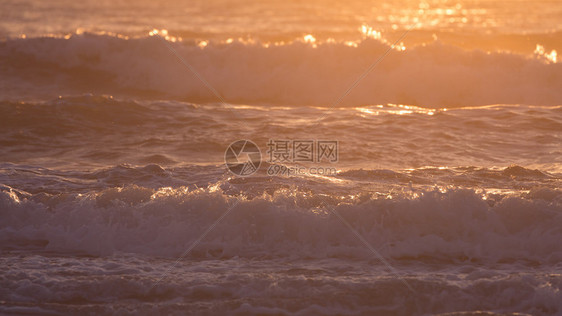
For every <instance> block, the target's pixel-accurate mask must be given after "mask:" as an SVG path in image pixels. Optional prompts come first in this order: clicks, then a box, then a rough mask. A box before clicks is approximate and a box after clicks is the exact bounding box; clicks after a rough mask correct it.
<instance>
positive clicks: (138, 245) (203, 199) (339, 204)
mask: <svg viewBox="0 0 562 316" xmlns="http://www.w3.org/2000/svg"><path fill="white" fill-rule="evenodd" d="M155 168H156V167H150V169H151V170H152V169H155ZM139 171H143V170H139ZM144 171H146V172H151V173H154V172H156V173H162V172H164V170H160V169H158V170H152V171H150V170H148V171H147V170H144ZM255 181H258V182H260V183H263V180H259V179H256V180H255ZM235 183H236V182H233V183H230V184H229V183H228V181H227V182H222V183H221V182H219V183H215V184H210V185H209V186H207V187H197V186H195V187H194V186H191V187H189V186H177V187H160V188H149V187H143V186H137V185H125V186H118V187H110V188H104V189H99V190H94V191H89V192H85V193H70V192H69V193H59V194H49V193H35V194H31V193H28V192H25V191H22V190H18V189H15V188H12V187H10V186H7V185H3V186H2V187H1V188H0V223H1V224H0V244H1V246H2V249H29V248H31V249H37V250H43V251H54V252H62V253H75V254H85V255H94V256H108V255H112V254H116V253H140V254H148V255H157V256H164V257H175V256H178V255H180V254H181V253H183V252H184V251H185V250H186V249H188V248H189V247H190V246H191V245H192V244H193V243H194V242H195V241H196V240H197V239H198V238H199V237H200V236H201V234H202V233H203V231H204V230H205V229H206V228H207V227H209V226H210V225H211V224H212V223H213V222H214V221H216V220H217V219H218V218H219V217H220V216H221V215H223V214H224V213H225V212H226V211H227V210H229V209H231V211H230V212H229V214H228V215H227V216H226V217H225V218H224V220H223V221H222V222H220V223H219V224H218V225H217V226H216V228H215V229H214V230H213V231H212V232H211V233H209V234H208V235H207V236H206V237H205V238H204V239H203V240H201V242H200V243H198V244H197V246H196V247H195V248H194V249H193V251H192V252H191V254H190V255H191V256H194V257H200V258H232V257H236V256H238V257H245V258H254V257H260V258H263V257H271V258H275V257H284V258H291V257H295V258H359V259H368V258H370V257H371V258H372V256H373V254H372V253H371V252H370V251H369V250H368V249H367V248H365V247H364V246H363V245H362V244H361V243H360V242H359V241H358V240H357V238H356V237H355V236H354V234H353V233H352V232H351V231H350V230H349V229H348V228H347V227H346V225H345V224H344V223H343V222H342V221H341V220H340V219H338V217H336V216H334V213H333V211H335V212H337V213H338V214H340V216H341V217H342V218H344V219H345V221H347V222H348V223H349V224H350V225H351V226H352V227H354V228H355V229H356V230H357V231H358V232H359V233H360V234H361V235H362V236H363V237H364V238H365V239H366V240H367V241H368V242H369V243H371V244H372V246H373V247H374V248H375V249H378V251H380V253H381V254H382V255H383V256H385V257H387V258H389V259H395V260H430V261H435V260H438V261H440V260H441V261H446V262H460V261H473V262H512V261H518V260H521V261H524V262H540V263H543V264H548V263H555V262H559V261H560V260H562V248H561V247H560V242H559V241H560V239H561V238H562V230H561V229H560V227H562V226H561V225H562V192H561V191H560V190H559V189H556V188H544V187H543V188H540V187H538V188H533V189H531V190H530V191H529V192H528V193H524V194H511V195H510V194H497V193H491V194H489V195H486V194H484V195H483V194H482V191H481V190H476V189H461V188H448V189H445V188H439V189H438V188H435V189H430V190H410V191H409V190H402V192H400V191H395V192H392V191H391V192H390V193H386V194H380V193H373V192H368V191H364V192H363V193H360V194H352V195H349V194H348V195H327V194H323V193H322V192H319V191H315V190H313V191H311V190H310V189H306V187H304V186H295V185H292V186H291V185H280V186H278V187H277V188H276V189H274V190H272V191H269V190H263V192H262V193H259V194H245V193H244V192H249V190H248V189H247V188H246V190H245V191H244V190H243V191H238V192H236V190H232V189H229V188H231V187H232V186H233V185H236V184H235ZM293 183H295V182H293ZM489 199H493V200H494V201H493V203H491V202H490V201H489Z"/></svg>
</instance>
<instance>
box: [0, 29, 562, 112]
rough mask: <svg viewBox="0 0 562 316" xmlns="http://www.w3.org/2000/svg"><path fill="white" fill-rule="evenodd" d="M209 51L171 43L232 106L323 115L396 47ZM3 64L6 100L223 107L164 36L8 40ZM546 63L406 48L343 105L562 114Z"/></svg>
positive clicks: (370, 43)
mask: <svg viewBox="0 0 562 316" xmlns="http://www.w3.org/2000/svg"><path fill="white" fill-rule="evenodd" d="M202 43H203V44H204V45H202V44H201V43H197V42H195V41H184V42H179V41H176V42H172V41H169V42H168V44H169V45H170V47H173V48H174V49H175V50H176V51H177V52H178V53H179V54H180V55H181V56H182V58H184V59H185V61H186V62H187V63H189V64H190V65H191V66H193V68H194V69H196V71H197V72H198V73H199V74H200V75H201V76H202V77H203V78H205V79H206V80H207V81H208V82H209V83H210V85H211V86H212V87H213V88H214V89H215V90H216V91H218V92H220V94H221V95H222V97H223V98H224V99H225V100H226V101H228V102H233V103H264V104H284V105H301V104H305V105H324V106H325V105H329V104H332V103H333V102H334V101H335V100H336V99H337V98H338V97H340V96H341V95H342V94H343V93H344V91H345V90H346V89H347V88H348V87H349V86H350V85H351V84H352V83H353V82H354V81H355V79H357V78H358V77H359V76H360V75H361V74H362V73H363V72H364V71H365V69H367V68H368V66H369V65H371V64H372V63H373V62H374V61H375V60H377V59H378V58H379V57H380V56H382V55H383V54H384V53H385V52H386V50H387V49H389V47H390V44H389V43H388V42H386V41H384V40H381V39H374V38H367V39H364V40H362V41H358V42H354V43H345V42H317V43H316V42H313V41H312V40H311V41H309V42H306V41H293V42H288V43H283V44H279V45H274V44H267V45H266V44H262V43H259V42H241V41H232V42H228V43H226V42H202ZM543 50H544V49H543ZM0 56H2V60H3V61H2V62H1V63H2V64H3V65H2V67H3V68H4V71H3V75H2V78H1V79H2V81H3V82H4V83H5V86H6V88H5V90H6V91H5V92H6V94H7V95H9V92H10V91H18V93H19V92H22V89H23V90H25V91H26V92H27V93H26V94H25V95H30V94H31V95H33V94H36V95H42V94H48V95H51V96H52V94H53V93H59V94H64V93H76V92H98V93H99V92H102V93H109V94H116V95H140V96H143V97H166V98H176V99H181V100H190V101H197V102H200V101H212V102H217V101H218V99H217V97H216V96H215V95H214V94H213V93H212V92H211V91H210V90H209V89H207V88H206V87H205V86H204V85H203V84H202V83H201V81H200V80H199V79H198V78H197V77H196V76H195V75H194V74H193V73H191V72H190V71H189V70H188V69H187V68H186V67H184V65H182V64H181V63H180V61H179V60H178V58H177V57H176V56H175V55H174V54H173V53H172V52H171V51H170V50H169V49H168V48H167V47H166V45H165V44H164V43H163V42H162V41H161V40H160V39H159V38H157V37H156V36H152V37H144V38H126V37H122V36H114V35H107V34H105V35H99V34H88V33H84V34H74V35H72V36H67V37H66V38H54V37H44V38H28V39H8V40H6V41H4V42H1V43H0ZM545 56H546V55H545V54H542V55H541V54H538V53H535V55H532V56H526V55H521V54H516V53H510V52H505V51H504V52H485V51H481V50H467V49H462V48H460V47H456V46H451V45H447V44H443V43H441V42H439V41H438V40H436V41H434V42H433V43H429V44H423V45H418V46H414V47H411V48H407V49H405V50H402V49H401V47H400V48H398V49H393V51H392V52H391V53H390V54H388V56H386V58H385V59H384V61H383V62H382V63H380V64H379V65H377V66H376V68H375V69H374V71H373V72H372V73H371V74H370V75H369V76H367V77H366V78H365V79H364V80H362V82H361V84H360V85H359V86H357V87H356V88H355V89H354V90H353V91H352V93H351V94H350V95H349V96H347V97H346V98H345V99H344V100H343V103H342V104H343V105H360V104H381V103H382V104H386V103H399V104H410V105H422V106H429V107H455V106H473V105H484V104H500V103H502V104H534V105H557V104H560V100H562V89H560V82H561V80H562V65H561V64H560V63H556V62H555V60H552V59H549V58H546V57H548V56H546V57H545ZM16 78H17V79H19V80H15V79H16ZM36 83H40V84H39V85H38V84H36ZM61 83H62V85H61ZM38 86H40V88H38ZM61 86H64V87H65V88H61ZM38 89H40V90H38ZM18 95H21V93H20V94H18Z"/></svg>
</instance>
